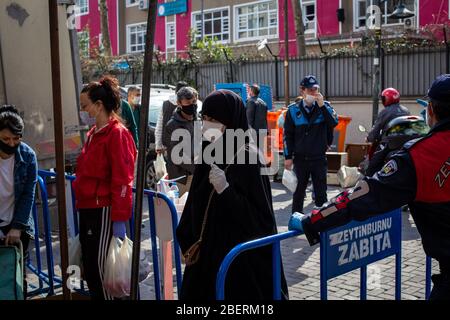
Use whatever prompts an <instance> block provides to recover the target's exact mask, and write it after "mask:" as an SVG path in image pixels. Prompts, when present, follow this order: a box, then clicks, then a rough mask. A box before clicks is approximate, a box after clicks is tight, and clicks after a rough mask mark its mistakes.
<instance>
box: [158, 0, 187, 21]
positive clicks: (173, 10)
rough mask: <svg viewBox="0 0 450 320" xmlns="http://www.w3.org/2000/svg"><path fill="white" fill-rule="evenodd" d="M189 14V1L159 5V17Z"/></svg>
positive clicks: (176, 1)
mask: <svg viewBox="0 0 450 320" xmlns="http://www.w3.org/2000/svg"><path fill="white" fill-rule="evenodd" d="M185 12H187V0H175V1H171V2H166V3H161V4H159V5H158V16H160V17H165V16H171V15H174V14H179V13H185Z"/></svg>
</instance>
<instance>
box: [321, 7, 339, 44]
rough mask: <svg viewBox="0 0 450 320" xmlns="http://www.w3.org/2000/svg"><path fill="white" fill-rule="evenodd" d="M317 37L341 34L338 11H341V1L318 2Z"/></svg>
mask: <svg viewBox="0 0 450 320" xmlns="http://www.w3.org/2000/svg"><path fill="white" fill-rule="evenodd" d="M316 3H317V5H316V16H317V36H318V37H320V36H330V35H337V34H339V21H338V19H337V14H336V11H337V9H339V0H326V1H324V0H322V1H320V0H317V1H316Z"/></svg>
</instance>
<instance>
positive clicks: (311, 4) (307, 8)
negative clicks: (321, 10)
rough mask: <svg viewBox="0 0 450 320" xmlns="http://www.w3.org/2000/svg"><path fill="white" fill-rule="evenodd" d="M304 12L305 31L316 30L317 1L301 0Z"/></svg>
mask: <svg viewBox="0 0 450 320" xmlns="http://www.w3.org/2000/svg"><path fill="white" fill-rule="evenodd" d="M300 4H301V6H302V14H303V24H304V26H305V33H315V32H316V1H315V0H310V1H305V0H303V1H302V0H300Z"/></svg>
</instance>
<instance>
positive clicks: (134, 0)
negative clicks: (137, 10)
mask: <svg viewBox="0 0 450 320" xmlns="http://www.w3.org/2000/svg"><path fill="white" fill-rule="evenodd" d="M138 4H139V0H127V8H128V7H134V6H137V5H138Z"/></svg>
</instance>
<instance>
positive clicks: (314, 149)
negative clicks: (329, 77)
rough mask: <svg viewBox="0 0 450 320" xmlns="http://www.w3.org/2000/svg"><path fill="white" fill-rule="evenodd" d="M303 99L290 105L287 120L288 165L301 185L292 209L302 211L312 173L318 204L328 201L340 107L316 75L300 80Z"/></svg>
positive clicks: (286, 161)
mask: <svg viewBox="0 0 450 320" xmlns="http://www.w3.org/2000/svg"><path fill="white" fill-rule="evenodd" d="M300 91H301V95H302V96H303V99H301V100H299V101H298V102H297V103H295V104H292V105H290V106H289V109H288V111H287V113H286V120H285V123H284V133H283V140H284V157H285V169H286V170H294V171H295V174H296V175H297V180H298V183H297V189H296V190H295V192H294V196H293V201H292V212H302V211H303V202H304V198H305V191H306V187H307V185H308V180H309V177H310V176H311V178H312V183H313V187H314V194H315V205H316V206H321V205H323V204H324V203H325V202H326V201H327V158H326V152H327V150H328V148H329V146H330V144H331V142H332V138H333V136H332V133H333V129H334V127H335V126H336V125H337V124H338V116H337V114H336V111H334V109H333V107H332V106H331V105H330V103H329V102H328V101H324V98H323V96H322V94H321V93H320V92H319V83H318V82H317V80H316V78H315V77H314V76H311V75H310V76H307V77H305V78H304V79H303V80H302V82H301V84H300Z"/></svg>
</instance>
